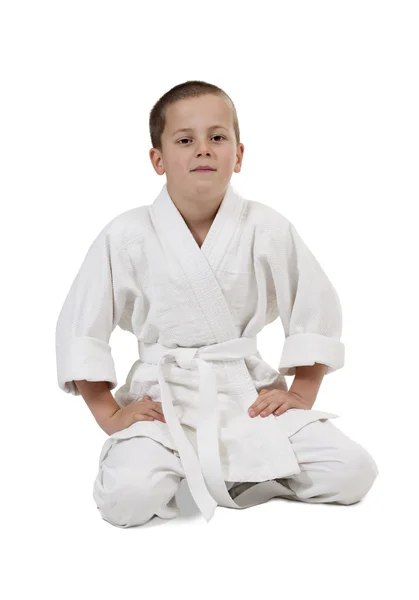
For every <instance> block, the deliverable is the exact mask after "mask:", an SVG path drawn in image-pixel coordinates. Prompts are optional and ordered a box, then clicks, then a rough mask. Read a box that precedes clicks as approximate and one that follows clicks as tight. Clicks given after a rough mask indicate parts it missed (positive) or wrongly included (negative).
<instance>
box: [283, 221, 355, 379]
mask: <svg viewBox="0 0 419 600" xmlns="http://www.w3.org/2000/svg"><path fill="white" fill-rule="evenodd" d="M285 237H286V239H285V245H284V254H283V255H282V256H283V257H284V259H285V260H284V261H283V262H284V263H285V265H280V266H279V265H278V268H276V269H275V272H274V279H275V284H276V288H277V290H276V291H277V301H278V309H279V315H280V318H281V321H282V325H283V328H284V332H285V342H284V346H283V349H282V355H281V359H280V364H279V368H278V371H279V372H280V373H281V374H282V375H295V372H296V371H295V367H298V366H306V365H314V363H322V364H325V365H327V370H326V372H325V374H328V373H332V372H333V371H336V370H337V369H340V368H341V367H343V365H344V355H345V347H344V344H343V343H342V342H341V341H340V337H341V334H342V308H341V304H340V301H339V297H338V295H337V292H336V290H335V288H334V287H333V285H332V283H331V281H330V280H329V278H328V277H327V275H326V273H325V272H324V270H323V269H322V267H321V266H320V264H319V263H318V261H317V259H316V258H315V257H314V256H313V254H312V252H311V251H310V249H309V248H308V247H307V245H306V244H305V243H304V241H303V240H302V238H301V237H300V235H299V234H298V232H297V230H296V228H295V227H294V225H293V224H292V223H291V222H288V228H287V233H286V236H285Z"/></svg>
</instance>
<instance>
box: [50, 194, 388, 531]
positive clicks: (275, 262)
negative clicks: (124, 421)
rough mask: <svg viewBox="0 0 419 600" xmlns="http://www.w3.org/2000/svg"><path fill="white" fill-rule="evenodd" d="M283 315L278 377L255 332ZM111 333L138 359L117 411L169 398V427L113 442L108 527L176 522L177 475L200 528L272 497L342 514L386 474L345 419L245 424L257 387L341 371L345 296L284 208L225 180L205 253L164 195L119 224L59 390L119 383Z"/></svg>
mask: <svg viewBox="0 0 419 600" xmlns="http://www.w3.org/2000/svg"><path fill="white" fill-rule="evenodd" d="M278 317H279V318H280V319H281V322H282V326H283V328H284V332H285V342H284V346H283V349H282V355H281V359H280V364H279V367H278V370H276V369H273V368H272V367H271V366H270V365H268V364H267V363H266V362H265V361H264V360H263V358H262V357H261V355H260V353H259V352H258V350H257V343H256V336H257V334H258V333H259V332H260V331H261V330H262V329H263V328H264V327H265V325H267V324H269V323H272V322H273V321H275V320H276V319H277V318H278ZM117 326H119V327H121V328H122V329H124V330H127V331H130V332H132V333H133V334H134V335H135V336H136V338H137V340H138V353H139V359H138V360H136V361H135V362H134V364H133V365H132V367H131V369H130V371H129V373H128V376H127V378H126V381H125V383H124V384H123V385H122V386H121V387H119V388H118V389H117V390H116V391H115V394H114V396H115V400H116V402H117V403H118V405H119V406H121V407H123V406H126V405H128V404H130V403H132V402H135V401H137V400H140V399H141V398H142V397H143V396H145V395H148V396H150V397H151V398H152V400H155V401H161V403H162V408H163V413H164V416H165V420H166V423H162V422H160V421H157V420H155V421H138V422H136V423H134V424H133V425H131V426H130V427H128V428H127V429H124V430H122V431H118V432H116V433H114V434H113V435H111V436H110V437H108V439H107V440H106V441H105V444H104V446H103V448H102V452H101V454H100V458H99V472H98V475H97V478H96V480H95V484H94V498H95V501H96V503H97V506H98V508H99V510H100V512H101V514H102V517H103V518H104V519H105V520H108V521H109V522H111V523H112V524H114V525H117V526H122V527H128V526H132V525H138V524H142V523H145V522H146V521H147V520H149V519H150V518H151V517H152V516H153V515H154V514H156V515H158V516H161V517H163V518H173V517H174V516H176V514H177V512H178V508H177V506H176V501H175V498H174V495H175V493H176V491H177V487H178V485H179V482H180V481H181V480H182V478H186V480H187V482H188V485H189V489H190V491H191V495H192V496H193V498H194V500H195V502H196V504H197V506H198V508H199V509H200V511H201V512H202V514H203V515H204V517H205V518H206V520H207V521H209V520H210V519H211V517H212V516H213V514H214V511H215V508H216V507H217V505H220V506H225V507H230V508H246V507H249V506H253V505H255V504H260V503H262V502H266V501H267V500H269V499H271V498H273V497H276V496H288V497H292V498H294V499H299V500H303V499H304V500H307V501H313V502H325V501H328V502H340V503H346V504H349V503H352V502H356V501H358V500H360V499H361V498H362V497H363V496H364V495H365V494H366V493H367V491H368V490H369V489H370V487H371V486H372V483H373V481H374V479H375V477H376V476H377V474H378V468H377V465H376V464H375V462H374V460H373V459H372V457H371V455H370V454H369V453H368V452H367V451H366V450H365V449H364V448H362V447H361V446H360V445H359V444H357V443H356V442H354V441H352V440H350V439H349V438H348V437H347V436H345V435H344V434H343V433H342V432H340V431H339V430H338V429H337V428H336V427H335V426H334V425H333V424H332V423H331V422H330V421H329V419H332V418H336V417H338V415H337V414H334V413H329V412H323V411H318V410H313V409H311V410H303V409H294V408H293V409H289V410H287V411H286V412H285V413H284V414H282V415H279V416H275V415H273V414H271V415H269V416H268V417H265V418H262V417H260V416H258V417H255V418H251V417H250V416H249V415H248V412H247V411H248V408H249V406H250V405H251V404H253V402H254V401H255V400H256V398H257V396H258V393H259V391H260V390H261V389H262V388H266V387H269V388H278V389H281V390H287V389H288V387H287V384H286V380H285V377H284V376H285V375H294V374H295V367H297V366H302V365H313V364H314V363H315V362H317V363H323V364H326V365H327V370H326V374H329V373H331V372H333V371H336V370H337V369H340V368H341V367H342V366H343V364H344V345H343V343H342V342H341V341H340V337H341V330H342V312H341V306H340V302H339V298H338V295H337V293H336V291H335V289H334V287H333V285H332V283H331V282H330V280H329V279H328V277H327V276H326V274H325V273H324V271H323V269H322V268H321V266H320V265H319V263H318V261H317V260H316V258H315V257H314V256H313V254H312V253H311V252H310V250H309V249H308V247H307V246H306V244H305V243H304V242H303V240H302V239H301V237H300V236H299V234H298V232H297V230H296V229H295V227H294V226H293V224H292V223H291V222H290V221H289V220H288V219H287V218H286V217H284V216H283V215H281V214H280V213H279V212H277V211H276V210H274V209H272V208H270V207H268V206H267V205H264V204H262V203H260V202H256V201H253V200H248V199H245V198H243V197H242V196H241V195H240V194H239V193H238V192H237V191H236V190H235V188H234V187H233V186H232V184H231V183H229V185H228V187H227V190H226V194H225V196H224V199H223V201H222V203H221V205H220V207H219V210H218V212H217V214H216V216H215V219H214V221H213V223H212V225H211V228H210V230H209V232H208V234H207V236H206V238H205V240H204V243H203V244H202V246H201V248H200V247H199V246H198V244H197V242H196V241H195V239H194V237H193V235H192V233H191V232H190V230H189V228H188V227H187V225H186V223H185V221H184V219H183V217H182V215H181V213H180V212H179V211H178V209H177V207H176V205H175V204H174V203H173V201H172V200H171V198H170V196H169V194H168V190H167V184H165V185H164V186H163V188H162V190H161V192H160V194H159V195H158V197H157V198H156V199H155V200H154V202H153V203H152V204H151V205H147V206H140V207H136V208H134V209H131V210H128V211H125V212H124V213H122V214H120V215H118V216H117V217H115V218H114V219H113V220H112V221H111V222H110V223H108V224H107V225H106V226H105V227H104V228H103V229H102V231H101V232H100V233H99V235H98V236H97V238H96V239H95V240H94V242H93V243H92V245H91V246H90V248H89V250H88V252H87V255H86V257H85V259H84V262H83V264H82V265H81V268H80V270H79V272H78V274H77V276H76V278H75V280H74V282H73V284H72V286H71V288H70V290H69V292H68V295H67V297H66V299H65V302H64V305H63V307H62V309H61V312H60V315H59V317H58V323H57V328H56V357H57V377H58V385H59V387H60V388H61V389H62V390H64V391H65V392H67V393H70V394H73V395H76V396H77V395H80V392H79V391H78V389H77V387H76V386H75V384H74V380H79V379H86V380H87V381H107V382H109V388H110V389H111V390H113V389H114V388H115V387H116V386H117V378H116V373H115V365H114V361H113V358H112V352H111V346H110V344H109V339H110V336H111V333H112V331H113V330H114V329H115V328H116V327H117ZM309 426H311V427H309ZM322 461H330V462H329V463H327V465H328V466H326V467H324V465H325V464H326V463H325V462H322ZM315 463H317V465H319V464H320V465H323V468H321V467H320V468H314V469H313V468H312V470H311V471H310V475H308V469H307V468H306V467H304V469H303V465H306V466H307V465H309V464H311V465H312V467H313V464H315ZM118 465H119V468H118ZM336 465H337V466H338V467H339V466H340V470H339V469H336V468H335V467H336ZM333 469H335V470H333ZM332 471H333V476H331V472H332ZM314 474H316V475H314ZM325 481H327V485H325ZM343 490H344V491H343Z"/></svg>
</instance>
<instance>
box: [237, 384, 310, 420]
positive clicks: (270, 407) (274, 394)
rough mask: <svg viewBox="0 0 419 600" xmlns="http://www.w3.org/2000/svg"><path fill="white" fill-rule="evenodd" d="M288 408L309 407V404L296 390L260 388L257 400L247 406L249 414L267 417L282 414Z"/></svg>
mask: <svg viewBox="0 0 419 600" xmlns="http://www.w3.org/2000/svg"><path fill="white" fill-rule="evenodd" d="M289 408H303V409H310V408H311V406H310V404H309V403H308V402H307V401H306V400H304V398H302V397H301V396H300V395H299V394H297V393H296V392H290V391H287V392H285V391H284V390H265V389H263V390H261V391H260V393H259V396H258V398H257V400H256V401H255V402H254V403H253V404H252V406H250V407H249V411H248V412H249V415H250V416H251V417H257V416H258V415H259V414H260V416H261V417H267V416H268V415H270V414H272V413H273V414H274V415H276V416H278V415H282V414H283V413H284V412H286V411H287V410H288V409H289Z"/></svg>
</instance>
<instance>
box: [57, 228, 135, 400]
mask: <svg viewBox="0 0 419 600" xmlns="http://www.w3.org/2000/svg"><path fill="white" fill-rule="evenodd" d="M127 268H128V267H127V261H126V250H125V248H123V247H121V248H119V247H118V245H117V244H116V243H115V241H113V239H112V236H111V235H110V233H109V227H108V226H106V227H105V228H104V229H103V230H102V231H101V232H100V233H99V235H98V236H97V237H96V239H95V240H94V241H93V243H92V244H91V246H90V248H89V249H88V252H87V254H86V257H85V259H84V261H83V263H82V265H81V267H80V270H79V272H78V274H77V276H76V278H75V279H74V281H73V283H72V285H71V288H70V290H69V292H68V294H67V297H66V299H65V301H64V304H63V307H62V309H61V312H60V314H59V317H58V321H57V325H56V332H55V345H56V362H57V379H58V385H59V387H60V388H61V389H62V390H63V391H64V392H67V393H71V394H73V395H74V396H80V392H79V390H78V388H77V387H76V385H75V383H74V380H80V379H85V380H87V381H107V382H108V385H109V389H110V390H112V389H114V388H115V387H116V385H117V378H116V373H115V365H114V360H113V357H112V353H111V347H110V345H109V338H110V335H111V333H112V331H113V330H114V329H115V327H116V326H117V325H118V323H119V321H120V319H121V317H122V315H123V312H124V308H125V305H126V302H127V294H128V286H127V277H128V271H127Z"/></svg>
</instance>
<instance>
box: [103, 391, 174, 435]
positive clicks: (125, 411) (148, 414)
mask: <svg viewBox="0 0 419 600" xmlns="http://www.w3.org/2000/svg"><path fill="white" fill-rule="evenodd" d="M156 419H157V421H161V422H162V423H166V419H165V418H164V415H163V410H162V407H161V402H155V401H154V400H152V399H151V398H150V396H144V397H143V398H142V399H141V400H137V401H136V402H132V403H131V404H128V406H124V407H123V408H120V409H119V410H117V411H116V413H114V414H113V415H112V416H111V417H110V419H109V422H108V424H107V426H106V429H105V431H106V433H107V434H108V435H112V434H113V433H115V432H117V431H121V430H122V429H126V428H127V427H130V426H131V425H132V424H133V423H135V422H136V421H154V420H156Z"/></svg>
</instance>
